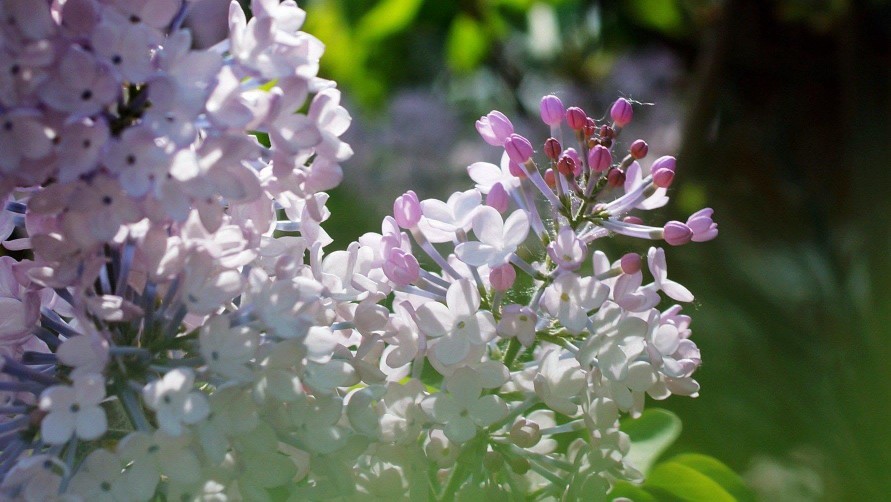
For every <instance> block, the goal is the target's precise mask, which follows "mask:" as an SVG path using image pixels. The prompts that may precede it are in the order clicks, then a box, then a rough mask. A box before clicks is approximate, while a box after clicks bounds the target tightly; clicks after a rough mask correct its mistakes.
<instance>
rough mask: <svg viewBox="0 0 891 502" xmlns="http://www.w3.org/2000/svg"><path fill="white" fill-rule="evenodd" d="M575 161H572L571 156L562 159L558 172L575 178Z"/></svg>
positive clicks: (558, 165)
mask: <svg viewBox="0 0 891 502" xmlns="http://www.w3.org/2000/svg"><path fill="white" fill-rule="evenodd" d="M575 170H576V167H575V161H574V160H572V157H570V156H569V155H564V156H562V157H560V161H559V162H557V171H558V172H559V173H560V174H562V175H563V176H575Z"/></svg>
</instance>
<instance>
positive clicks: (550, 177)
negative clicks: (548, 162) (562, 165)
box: [544, 169, 557, 188]
mask: <svg viewBox="0 0 891 502" xmlns="http://www.w3.org/2000/svg"><path fill="white" fill-rule="evenodd" d="M544 180H545V184H546V185H547V186H549V187H551V188H554V187H556V186H557V176H556V175H555V174H554V170H553V169H548V170H547V171H545V173H544Z"/></svg>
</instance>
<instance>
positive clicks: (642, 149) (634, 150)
mask: <svg viewBox="0 0 891 502" xmlns="http://www.w3.org/2000/svg"><path fill="white" fill-rule="evenodd" d="M649 151H650V147H649V145H647V142H646V141H644V140H642V139H638V140H635V141H634V143H631V148H630V149H629V153H630V154H631V158H633V159H635V160H640V159H642V158H644V157H646V156H647V153H649Z"/></svg>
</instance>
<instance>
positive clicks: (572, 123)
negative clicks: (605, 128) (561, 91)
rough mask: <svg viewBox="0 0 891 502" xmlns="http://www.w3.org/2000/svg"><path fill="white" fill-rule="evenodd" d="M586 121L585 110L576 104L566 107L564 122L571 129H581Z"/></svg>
mask: <svg viewBox="0 0 891 502" xmlns="http://www.w3.org/2000/svg"><path fill="white" fill-rule="evenodd" d="M587 122H588V115H587V114H585V110H582V109H581V108H579V107H577V106H570V107H569V108H567V109H566V123H567V124H569V127H570V128H572V130H573V131H581V130H582V129H583V128H584V127H585V124H586V123H587Z"/></svg>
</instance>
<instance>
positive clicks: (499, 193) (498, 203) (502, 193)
mask: <svg viewBox="0 0 891 502" xmlns="http://www.w3.org/2000/svg"><path fill="white" fill-rule="evenodd" d="M509 202H510V195H508V194H507V190H505V189H504V185H502V184H501V183H495V184H494V185H492V188H490V189H489V193H488V195H486V205H487V206H490V207H494V208H495V210H496V211H498V212H499V213H503V212H505V211H507V206H508V203H509Z"/></svg>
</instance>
